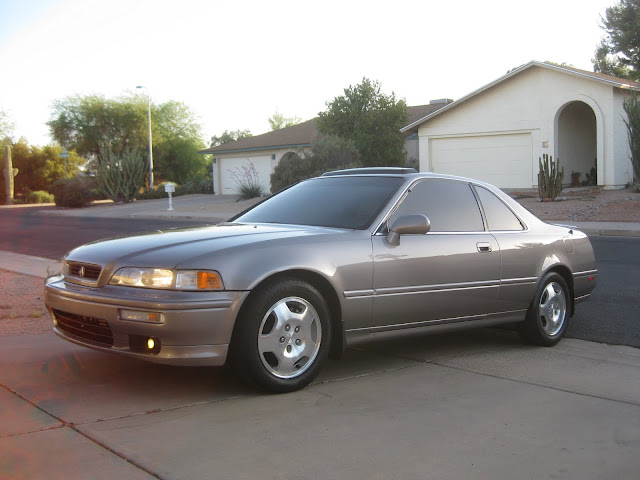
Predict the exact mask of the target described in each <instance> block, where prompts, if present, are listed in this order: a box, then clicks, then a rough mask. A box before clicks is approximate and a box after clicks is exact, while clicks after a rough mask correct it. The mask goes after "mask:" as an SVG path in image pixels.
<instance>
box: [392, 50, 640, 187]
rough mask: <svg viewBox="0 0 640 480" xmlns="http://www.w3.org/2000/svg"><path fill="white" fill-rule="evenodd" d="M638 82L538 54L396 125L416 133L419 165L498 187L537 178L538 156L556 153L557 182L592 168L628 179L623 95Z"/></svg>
mask: <svg viewBox="0 0 640 480" xmlns="http://www.w3.org/2000/svg"><path fill="white" fill-rule="evenodd" d="M632 91H636V92H637V91H640V84H638V83H635V82H631V81H629V80H626V79H622V78H617V77H612V76H609V75H603V74H599V73H593V72H588V71H584V70H578V69H575V68H570V67H565V66H558V65H554V64H549V63H542V62H536V61H533V62H530V63H527V64H525V65H522V66H520V67H518V68H516V69H514V70H512V71H510V72H508V73H507V74H506V75H504V76H503V77H501V78H499V79H497V80H495V81H493V82H491V83H489V84H488V85H485V86H484V87H482V88H480V89H478V90H475V91H473V92H471V93H470V94H468V95H466V96H464V97H462V98H460V99H459V100H456V101H455V102H453V103H450V104H447V105H445V106H444V107H443V108H442V109H439V110H437V111H435V112H433V113H430V114H428V115H426V116H424V117H422V118H420V119H418V120H417V121H415V122H413V123H410V124H409V125H407V126H406V127H404V128H403V129H402V132H403V133H405V134H407V135H417V137H418V150H419V161H420V170H422V171H431V172H438V173H446V174H453V175H462V176H466V177H472V178H477V179H479V180H484V181H487V182H489V183H492V184H494V185H496V186H498V187H502V188H531V187H534V186H536V185H537V184H538V179H537V175H538V170H539V167H538V159H539V158H540V157H542V156H543V154H548V155H552V156H553V158H554V159H560V165H561V166H564V169H565V177H564V183H565V184H569V183H570V182H571V174H572V172H573V173H579V174H580V180H581V181H584V180H586V174H587V173H591V169H592V168H595V172H597V184H598V185H602V186H604V187H605V188H622V187H624V186H625V184H627V183H629V182H631V181H632V180H633V169H632V166H631V161H630V149H629V143H628V138H627V129H626V125H625V123H624V119H625V117H626V115H625V113H624V110H623V102H624V100H625V98H627V96H628V95H629V94H630V92H632Z"/></svg>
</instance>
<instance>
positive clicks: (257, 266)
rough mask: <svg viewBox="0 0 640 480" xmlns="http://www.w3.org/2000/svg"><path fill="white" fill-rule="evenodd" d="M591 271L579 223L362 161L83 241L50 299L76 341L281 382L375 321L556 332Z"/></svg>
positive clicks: (471, 184)
mask: <svg viewBox="0 0 640 480" xmlns="http://www.w3.org/2000/svg"><path fill="white" fill-rule="evenodd" d="M596 278H597V270H596V265H595V259H594V255H593V249H592V247H591V243H590V242H589V239H588V237H587V236H586V235H585V234H584V233H582V232H580V231H578V230H576V229H575V228H572V227H570V226H557V225H551V224H548V223H545V222H543V221H541V220H539V219H538V218H537V217H535V216H534V215H532V214H531V213H530V212H529V211H527V210H526V209H525V208H523V207H522V206H520V205H519V204H518V203H517V202H515V201H514V200H513V199H512V198H511V197H509V196H508V195H507V194H505V193H503V192H502V191H500V190H499V189H497V188H495V187H493V186H491V185H488V184H486V183H483V182H480V181H475V180H471V179H467V178H461V177H453V176H447V175H439V174H433V173H418V172H417V171H415V170H413V169H407V168H361V169H352V170H342V171H335V172H329V173H326V174H324V175H322V176H321V177H317V178H313V179H310V180H306V181H303V182H300V183H298V184H296V185H294V186H291V187H289V188H287V189H285V190H283V191H281V192H279V193H277V194H275V195H273V196H271V197H269V198H267V199H266V200H264V201H262V202H260V203H258V204H257V205H255V206H254V207H252V208H251V209H249V210H247V211H245V212H243V213H241V214H240V215H238V216H236V217H235V218H232V219H231V220H229V221H227V222H225V223H221V224H218V225H215V226H203V227H198V228H182V229H175V230H166V231H155V232H151V233H146V234H140V235H135V236H130V237H122V238H113V239H106V240H101V241H98V242H94V243H90V244H88V245H84V246H81V247H78V248H76V249H74V250H72V251H71V252H69V253H68V254H67V255H66V256H65V257H64V259H63V271H62V273H60V274H59V275H56V276H52V277H49V278H48V279H47V281H46V286H45V289H46V296H45V302H46V304H47V307H48V309H49V311H50V312H51V315H52V317H53V329H54V332H55V333H56V334H57V335H59V336H60V337H62V338H64V339H66V340H68V341H70V342H73V343H76V344H79V345H83V346H85V347H89V348H93V349H96V350H100V351H104V352H112V353H116V354H119V355H125V356H128V357H131V358H138V359H143V360H148V361H152V362H158V363H165V364H172V365H223V364H225V363H226V362H227V361H229V362H230V363H231V364H233V365H234V366H235V367H236V368H237V369H238V371H239V372H240V373H241V374H242V375H243V376H245V377H246V378H247V379H249V380H250V381H251V382H252V383H253V384H254V385H256V386H258V387H261V388H263V389H267V390H269V391H273V392H287V391H293V390H297V389H300V388H302V387H304V386H306V385H307V384H309V383H310V382H311V381H312V380H313V379H314V378H315V377H316V375H317V374H318V372H319V371H320V369H321V368H322V366H323V364H324V363H325V361H326V359H327V357H329V356H331V357H332V358H333V357H339V356H340V355H341V354H342V352H343V351H344V349H345V348H346V347H347V346H348V345H349V344H350V342H353V341H354V340H355V339H356V338H362V337H367V336H372V335H373V334H375V333H377V332H384V331H391V330H405V331H406V332H407V333H408V334H411V332H416V331H423V330H424V329H433V328H434V327H436V326H440V327H442V326H448V327H453V326H456V327H471V326H488V325H497V324H506V323H509V324H517V325H518V330H519V332H520V333H521V335H522V337H523V339H524V340H525V341H527V342H530V343H533V344H537V345H542V346H551V345H554V344H556V343H557V342H558V341H559V340H560V338H561V337H562V334H563V332H564V331H565V329H566V327H567V322H568V321H569V318H570V317H571V316H572V315H573V313H574V309H575V306H576V304H578V303H579V302H582V301H585V300H587V299H588V298H589V295H590V293H591V291H592V290H593V289H594V287H595V285H596Z"/></svg>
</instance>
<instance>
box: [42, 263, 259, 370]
mask: <svg viewBox="0 0 640 480" xmlns="http://www.w3.org/2000/svg"><path fill="white" fill-rule="evenodd" d="M248 294H249V292H247V291H223V292H181V291H173V290H151V289H142V288H131V287H119V286H112V285H108V286H104V287H95V288H94V287H85V286H81V285H76V284H73V283H69V282H66V281H65V279H64V277H63V276H62V275H58V276H54V277H49V278H48V279H47V280H46V283H45V304H46V305H47V308H48V309H49V312H51V315H52V317H53V324H54V326H53V330H54V332H55V333H56V334H57V335H59V336H60V337H62V338H64V339H65V340H68V341H70V342H73V343H76V344H78V345H83V346H85V347H89V348H93V349H96V350H100V351H104V352H110V353H116V354H120V355H125V356H128V357H132V358H138V359H141V360H146V361H150V362H155V363H164V364H170V365H223V364H224V363H225V361H226V358H227V352H228V349H229V343H230V341H231V335H232V333H233V326H234V323H235V319H236V317H237V314H238V311H239V309H240V306H241V305H242V303H243V302H244V300H245V299H246V297H247V295H248ZM123 309H126V310H137V311H143V312H153V313H159V314H162V317H163V320H162V322H161V323H154V322H141V321H132V320H125V319H123V318H122V315H121V311H122V310H123ZM150 338H152V339H154V343H155V347H154V348H153V349H149V348H147V347H146V345H147V343H146V342H147V339H150Z"/></svg>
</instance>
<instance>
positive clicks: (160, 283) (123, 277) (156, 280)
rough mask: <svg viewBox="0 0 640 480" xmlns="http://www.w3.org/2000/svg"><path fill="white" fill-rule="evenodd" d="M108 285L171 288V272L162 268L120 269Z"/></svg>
mask: <svg viewBox="0 0 640 480" xmlns="http://www.w3.org/2000/svg"><path fill="white" fill-rule="evenodd" d="M109 284H110V285H125V286H127V287H145V288H171V286H172V285H173V271H172V270H165V269H163V268H135V267H126V268H121V269H120V270H118V271H117V272H116V273H115V275H114V276H113V277H111V280H110V281H109Z"/></svg>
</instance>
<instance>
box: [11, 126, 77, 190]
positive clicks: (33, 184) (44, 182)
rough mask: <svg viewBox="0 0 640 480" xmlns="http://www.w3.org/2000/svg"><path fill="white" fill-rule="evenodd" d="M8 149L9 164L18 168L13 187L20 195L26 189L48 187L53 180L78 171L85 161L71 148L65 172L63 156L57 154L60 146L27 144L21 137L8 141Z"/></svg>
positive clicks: (66, 176)
mask: <svg viewBox="0 0 640 480" xmlns="http://www.w3.org/2000/svg"><path fill="white" fill-rule="evenodd" d="M11 150H12V152H11V157H12V159H13V166H14V167H15V168H17V169H18V171H19V172H20V173H19V175H17V176H16V178H15V191H16V192H17V193H19V194H22V195H26V194H27V193H28V192H29V191H37V190H48V189H49V187H50V186H51V184H52V183H53V182H55V181H56V180H58V179H60V178H69V177H72V176H74V175H76V174H78V173H79V172H80V167H81V166H82V164H84V163H85V159H84V158H82V157H80V156H78V155H77V153H76V152H75V151H73V150H72V151H71V152H69V157H68V158H67V159H66V173H65V160H64V159H63V158H61V157H60V153H62V147H60V146H59V145H47V146H46V147H37V146H33V145H29V144H28V143H27V141H26V140H25V139H24V138H22V139H20V140H19V141H18V142H16V143H14V144H12V145H11Z"/></svg>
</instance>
